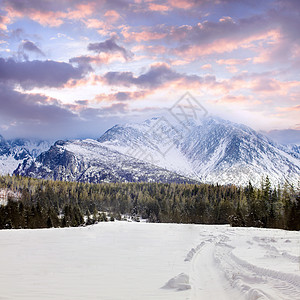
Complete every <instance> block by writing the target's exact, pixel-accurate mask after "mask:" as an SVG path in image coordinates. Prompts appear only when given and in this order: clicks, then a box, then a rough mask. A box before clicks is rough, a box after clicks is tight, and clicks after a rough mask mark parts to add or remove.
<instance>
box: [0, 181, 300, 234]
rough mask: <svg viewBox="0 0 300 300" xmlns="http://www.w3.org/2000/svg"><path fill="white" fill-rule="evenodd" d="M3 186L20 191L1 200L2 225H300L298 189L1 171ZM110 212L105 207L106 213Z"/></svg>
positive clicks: (266, 184) (267, 183) (294, 227)
mask: <svg viewBox="0 0 300 300" xmlns="http://www.w3.org/2000/svg"><path fill="white" fill-rule="evenodd" d="M0 189H8V190H10V191H12V192H15V193H17V194H18V195H20V196H19V197H18V198H17V199H13V198H12V197H10V199H8V203H7V205H2V206H0V229H4V228H45V227H66V226H80V225H85V224H93V223H94V222H96V221H107V220H108V218H107V213H108V215H110V216H111V219H112V220H113V219H114V218H117V219H121V215H129V216H131V217H133V218H135V219H137V220H138V219H139V218H144V219H147V220H148V221H149V222H163V223H194V224H231V225H232V226H248V227H249V226H254V227H267V228H282V229H288V230H300V189H299V187H294V186H292V185H290V184H288V183H286V184H285V185H284V186H278V187H276V188H274V187H272V186H271V183H270V181H269V178H268V177H266V178H265V179H262V183H261V187H260V188H256V187H253V186H252V184H251V182H249V184H248V185H247V186H246V187H237V186H234V185H226V186H222V185H218V184H217V185H213V184H176V183H170V184H167V183H101V184H90V183H81V182H65V181H51V180H42V179H34V178H29V177H21V176H1V177H0ZM104 212H106V213H104Z"/></svg>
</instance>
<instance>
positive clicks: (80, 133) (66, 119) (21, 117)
mask: <svg viewBox="0 0 300 300" xmlns="http://www.w3.org/2000/svg"><path fill="white" fill-rule="evenodd" d="M0 95H1V97H0V107H1V109H0V134H1V135H4V136H6V137H7V138H15V137H26V138H30V137H34V138H41V139H66V138H67V139H72V138H87V137H92V138H93V137H94V138H96V137H99V136H100V135H101V133H103V132H104V131H105V130H107V129H108V128H109V127H112V126H113V125H115V124H116V123H118V122H120V118H121V117H120V116H119V117H115V114H118V113H123V112H125V110H126V107H127V106H126V104H120V103H116V104H113V105H110V106H107V107H104V108H102V109H93V108H88V107H87V108H82V109H81V110H80V111H79V112H76V113H74V112H73V111H72V110H71V109H69V107H68V105H63V104H62V103H61V102H60V101H59V100H56V99H51V98H48V97H46V96H45V95H41V94H25V93H20V92H18V91H15V90H13V89H12V88H11V87H10V86H9V85H7V84H1V83H0ZM85 104H87V102H86V101H78V105H79V106H80V105H83V106H84V105H85ZM127 121H128V120H127Z"/></svg>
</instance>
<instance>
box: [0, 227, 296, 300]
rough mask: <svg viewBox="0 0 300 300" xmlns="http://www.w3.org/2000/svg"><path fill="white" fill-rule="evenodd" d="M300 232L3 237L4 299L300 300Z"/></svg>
mask: <svg viewBox="0 0 300 300" xmlns="http://www.w3.org/2000/svg"><path fill="white" fill-rule="evenodd" d="M299 259H300V233H299V232H288V231H284V230H272V229H258V228H231V227H229V226H214V225H182V224H148V223H134V222H131V223H130V222H108V223H99V224H97V225H94V226H89V227H81V228H63V229H40V230H3V231H0V267H1V270H2V272H1V273H0V274H1V275H0V291H1V295H0V299H1V300H2V299H7V300H8V299H22V300H23V299H46V300H47V299H64V300H67V299H89V300H90V299H104V300H106V299H107V300H110V299H111V300H117V299H120V300H121V299H122V300H123V299H149V300H151V299H172V300H173V299H175V300H177V299H178V300H179V299H184V300H186V299H190V300H194V299H219V300H223V299H224V300H226V299H233V300H234V299H237V300H240V299H247V300H255V299H288V300H293V299H300V261H299Z"/></svg>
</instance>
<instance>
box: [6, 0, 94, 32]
mask: <svg viewBox="0 0 300 300" xmlns="http://www.w3.org/2000/svg"><path fill="white" fill-rule="evenodd" d="M6 11H7V12H8V16H9V18H10V19H15V18H23V17H28V18H30V19H32V20H34V21H36V22H38V23H40V24H41V25H43V26H50V27H58V26H60V25H62V24H63V23H64V20H65V19H69V20H80V19H83V18H86V17H87V16H89V15H91V14H92V13H93V12H94V3H87V4H77V5H75V6H74V9H70V8H69V9H67V10H66V11H52V10H39V9H35V8H26V9H24V10H16V9H15V8H14V7H13V6H9V5H8V6H7V7H6Z"/></svg>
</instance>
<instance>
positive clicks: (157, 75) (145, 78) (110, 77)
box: [104, 64, 182, 88]
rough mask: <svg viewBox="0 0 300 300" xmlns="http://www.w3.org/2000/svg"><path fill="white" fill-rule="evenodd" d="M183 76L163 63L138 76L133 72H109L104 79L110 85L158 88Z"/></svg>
mask: <svg viewBox="0 0 300 300" xmlns="http://www.w3.org/2000/svg"><path fill="white" fill-rule="evenodd" d="M181 77H182V76H181V75H180V74H179V73H177V72H175V71H173V70H171V69H170V68H169V67H168V66H167V65H165V64H162V65H154V66H151V68H150V70H149V71H148V72H146V73H144V74H142V75H140V76H137V77H136V76H134V75H133V73H132V72H108V73H106V74H105V75H104V80H105V81H106V83H107V84H109V85H123V86H131V85H136V86H140V87H143V88H157V87H159V86H161V85H163V84H164V83H166V82H170V81H173V80H176V79H180V78H181Z"/></svg>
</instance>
